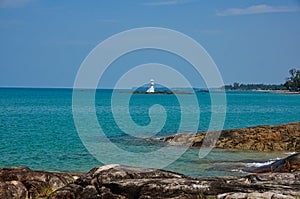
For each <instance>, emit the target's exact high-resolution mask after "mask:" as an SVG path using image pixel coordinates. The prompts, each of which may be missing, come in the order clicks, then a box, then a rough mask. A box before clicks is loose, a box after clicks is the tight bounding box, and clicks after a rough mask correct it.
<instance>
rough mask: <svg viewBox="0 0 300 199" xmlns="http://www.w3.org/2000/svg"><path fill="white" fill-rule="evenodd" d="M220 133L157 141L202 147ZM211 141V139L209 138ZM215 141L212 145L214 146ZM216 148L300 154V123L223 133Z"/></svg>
mask: <svg viewBox="0 0 300 199" xmlns="http://www.w3.org/2000/svg"><path fill="white" fill-rule="evenodd" d="M216 133H218V132H214V131H211V132H200V133H196V134H176V135H173V136H169V137H165V138H160V139H155V140H156V141H163V142H170V143H173V144H178V145H189V146H194V147H200V146H202V143H203V140H204V138H205V137H206V136H208V137H214V134H216ZM208 140H209V138H208ZM213 144H214V142H213V140H212V141H211V145H213ZM215 147H216V148H223V149H238V150H254V151H291V152H300V122H294V123H289V124H283V125H276V126H256V127H250V128H241V129H230V130H223V131H221V135H220V137H219V138H218V140H217V141H216V144H215Z"/></svg>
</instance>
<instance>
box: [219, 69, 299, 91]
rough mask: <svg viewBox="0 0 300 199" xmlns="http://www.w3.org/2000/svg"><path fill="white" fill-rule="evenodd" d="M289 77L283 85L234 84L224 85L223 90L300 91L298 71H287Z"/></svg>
mask: <svg viewBox="0 0 300 199" xmlns="http://www.w3.org/2000/svg"><path fill="white" fill-rule="evenodd" d="M289 73H290V77H288V78H287V79H286V82H285V83H284V84H240V83H238V82H234V83H233V84H232V85H225V86H224V87H223V89H225V90H289V91H300V70H296V69H295V68H292V69H290V70H289Z"/></svg>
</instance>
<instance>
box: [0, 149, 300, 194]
mask: <svg viewBox="0 0 300 199" xmlns="http://www.w3.org/2000/svg"><path fill="white" fill-rule="evenodd" d="M275 163H276V164H274V163H273V166H276V168H275V167H274V168H275V170H274V169H273V170H266V169H265V170H263V171H264V172H268V173H263V174H248V175H245V176H228V177H214V178H192V177H188V176H184V175H182V174H179V173H174V172H170V171H165V170H160V169H149V168H137V167H128V166H121V165H106V166H101V167H96V168H94V169H92V170H91V171H89V172H88V173H71V172H70V173H68V172H47V171H34V170H30V169H29V168H26V167H14V168H2V169H0V198H1V199H17V198H19V199H38V198H40V199H41V198H47V199H96V198H97V199H98V198H99V199H100V198H102V199H108V198H110V199H113V198H117V199H131V198H132V199H135V198H139V199H142V198H173V199H175V198H176V199H181V198H182V199H183V198H199V199H202V198H219V199H238V198H239V199H243V198H245V199H246V198H266V199H276V198H277V199H279V198H281V199H284V198H285V199H289V198H296V199H297V198H299V197H300V154H299V153H298V154H294V155H292V156H290V157H288V158H286V159H283V160H280V161H277V162H275ZM271 167H272V166H271ZM282 168H293V169H292V170H285V169H282ZM273 171H276V173H272V172H273ZM287 171H288V172H290V173H281V172H287ZM270 172H271V173H270Z"/></svg>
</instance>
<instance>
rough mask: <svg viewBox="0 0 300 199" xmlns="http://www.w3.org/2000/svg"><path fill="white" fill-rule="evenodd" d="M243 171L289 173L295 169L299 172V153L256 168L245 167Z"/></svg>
mask: <svg viewBox="0 0 300 199" xmlns="http://www.w3.org/2000/svg"><path fill="white" fill-rule="evenodd" d="M245 171H247V172H251V173H273V172H281V173H290V172H295V171H298V172H300V153H296V154H293V155H291V156H289V157H287V158H284V159H281V160H277V161H275V162H273V163H272V164H269V165H265V166H261V167H258V168H249V169H245Z"/></svg>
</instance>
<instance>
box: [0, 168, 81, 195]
mask: <svg viewBox="0 0 300 199" xmlns="http://www.w3.org/2000/svg"><path fill="white" fill-rule="evenodd" d="M81 175H82V173H76V174H75V173H58V172H46V171H33V170H31V169H29V168H27V167H13V168H1V169H0V198H1V199H10V198H39V197H44V196H46V195H48V194H49V193H51V192H53V191H54V190H56V189H58V188H60V187H63V186H65V185H67V184H68V183H71V182H73V181H75V179H77V178H79V177H80V176H81Z"/></svg>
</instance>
